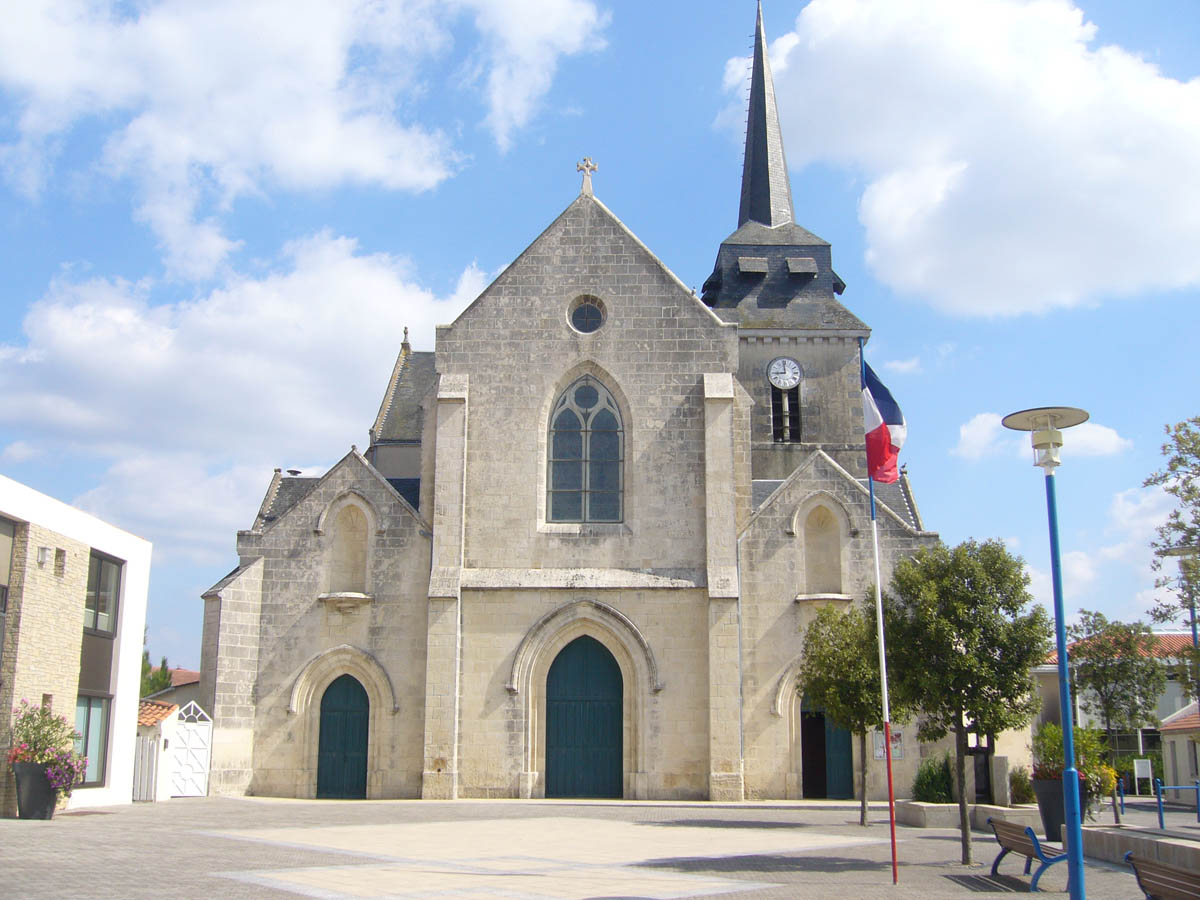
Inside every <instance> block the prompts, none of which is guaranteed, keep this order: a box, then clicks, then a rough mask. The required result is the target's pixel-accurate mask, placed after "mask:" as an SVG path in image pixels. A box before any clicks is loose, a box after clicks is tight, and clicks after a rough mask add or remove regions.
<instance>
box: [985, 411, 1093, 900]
mask: <svg viewBox="0 0 1200 900" xmlns="http://www.w3.org/2000/svg"><path fill="white" fill-rule="evenodd" d="M1087 420H1088V414H1087V412H1086V411H1085V410H1082V409H1076V408H1075V407H1072V406H1044V407H1040V408H1038V409H1023V410H1021V411H1020V412H1015V413H1012V414H1010V415H1007V416H1005V417H1004V419H1003V424H1004V427H1005V428H1011V429H1013V430H1014V431H1028V432H1031V433H1032V441H1033V449H1034V453H1035V454H1036V457H1035V459H1034V462H1033V464H1034V465H1035V466H1040V467H1041V469H1042V471H1043V472H1045V473H1046V510H1047V514H1048V516H1049V519H1050V572H1051V576H1052V581H1053V584H1054V633H1055V640H1056V642H1057V644H1058V703H1059V708H1060V709H1061V711H1062V733H1063V760H1064V761H1065V763H1066V769H1065V770H1064V771H1063V806H1064V817H1065V819H1066V826H1067V838H1066V843H1067V846H1066V850H1067V873H1068V874H1067V890H1068V891H1069V892H1070V894H1071V900H1085V898H1086V896H1087V894H1086V892H1085V890H1084V885H1083V822H1082V816H1081V815H1080V811H1079V771H1078V770H1077V769H1076V768H1075V722H1074V716H1073V715H1072V714H1071V684H1070V679H1069V676H1068V669H1067V630H1066V622H1065V616H1064V614H1063V598H1062V564H1061V561H1060V559H1059V550H1058V502H1057V500H1056V499H1055V496H1054V470H1055V469H1056V468H1057V467H1058V465H1059V463H1060V460H1059V458H1058V448H1059V447H1061V446H1062V443H1063V437H1062V431H1060V430H1059V429H1061V428H1070V427H1072V426H1073V425H1079V424H1081V423H1083V422H1086V421H1087Z"/></svg>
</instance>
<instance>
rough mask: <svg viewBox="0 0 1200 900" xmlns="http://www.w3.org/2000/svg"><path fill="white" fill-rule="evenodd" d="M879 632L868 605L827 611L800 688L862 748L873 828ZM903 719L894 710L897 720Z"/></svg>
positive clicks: (810, 638) (812, 634)
mask: <svg viewBox="0 0 1200 900" xmlns="http://www.w3.org/2000/svg"><path fill="white" fill-rule="evenodd" d="M876 641H877V638H876V633H875V608H874V606H873V605H870V604H868V605H864V607H863V608H862V609H861V610H860V609H857V608H855V607H853V606H851V607H849V608H841V607H836V606H823V607H821V608H820V609H819V610H817V615H816V618H815V619H813V621H812V622H810V623H809V626H808V629H807V630H806V631H805V633H804V659H803V661H802V662H801V668H800V674H799V677H798V678H797V683H796V689H797V690H798V691H799V692H800V693H801V695H802V696H804V697H805V698H807V700H808V702H809V703H811V704H812V705H813V706H814V707H817V708H820V709H823V710H824V711H825V715H826V716H827V717H828V718H829V719H830V720H831V721H833V722H834V723H836V724H837V725H840V726H841V727H842V728H845V729H846V730H847V731H850V732H853V733H854V734H857V735H859V738H860V743H861V751H860V752H861V756H862V761H861V762H862V769H861V772H860V776H861V778H860V780H861V782H862V785H861V788H860V793H861V800H862V807H861V810H860V815H859V821H860V823H861V824H863V825H866V824H867V823H868V815H867V794H866V789H865V788H866V769H867V764H868V763H867V755H866V752H865V751H866V737H865V736H866V733H867V731H868V730H869V729H871V728H881V727H882V726H883V702H882V700H881V694H880V684H879V650H878V644H877V643H876ZM898 715H899V716H900V717H901V718H902V717H903V708H902V707H900V708H897V707H893V709H892V719H893V720H896V719H897V716H898Z"/></svg>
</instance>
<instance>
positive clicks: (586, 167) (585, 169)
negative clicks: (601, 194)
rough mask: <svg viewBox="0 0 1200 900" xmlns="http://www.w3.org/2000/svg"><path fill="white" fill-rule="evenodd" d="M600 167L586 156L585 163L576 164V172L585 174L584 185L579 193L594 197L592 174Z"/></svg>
mask: <svg viewBox="0 0 1200 900" xmlns="http://www.w3.org/2000/svg"><path fill="white" fill-rule="evenodd" d="M599 168H600V167H599V166H597V165H596V164H595V163H594V162H592V158H591V157H590V156H585V157H584V158H583V162H581V163H576V164H575V171H576V172H582V173H583V185H582V186H581V187H580V188H579V193H581V194H584V195H585V196H588V197H594V196H595V194H593V193H592V173H593V172H595V171H596V170H597V169H599Z"/></svg>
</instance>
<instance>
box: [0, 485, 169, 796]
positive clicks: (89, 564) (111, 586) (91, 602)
mask: <svg viewBox="0 0 1200 900" xmlns="http://www.w3.org/2000/svg"><path fill="white" fill-rule="evenodd" d="M150 549H151V546H150V542H149V541H146V540H143V539H142V538H140V537H137V536H135V535H132V534H130V533H129V532H127V531H122V530H121V529H120V528H117V527H115V526H113V525H110V524H109V523H107V522H104V521H102V520H101V519H98V518H96V517H95V516H92V515H89V514H88V513H85V512H83V511H82V510H79V509H76V508H75V507H73V506H68V505H67V504H65V503H62V502H60V501H58V500H55V499H54V498H53V497H48V496H46V495H45V494H41V493H39V492H37V491H35V490H33V489H32V488H29V487H26V486H25V485H23V484H19V483H18V482H16V481H13V480H12V479H10V478H5V477H4V476H0V711H2V712H0V747H2V748H7V747H8V746H9V736H10V732H11V726H12V718H13V715H12V711H13V708H14V707H15V706H17V705H18V704H19V703H20V701H21V700H29V701H30V702H32V703H38V704H42V705H49V706H50V707H51V709H52V710H53V711H54V712H56V713H58V714H60V715H64V716H66V717H67V718H68V719H69V720H73V721H74V722H75V727H76V728H77V729H78V730H79V732H80V733H81V734H82V735H83V738H82V741H81V743H82V750H83V752H84V753H86V755H87V756H88V768H87V772H86V776H85V782H84V784H83V785H82V786H81V787H78V788H76V789H75V791H74V793H73V794H72V796H71V799H70V802H69V808H77V807H84V806H105V805H111V804H116V803H129V802H131V801H132V797H133V762H134V741H135V737H136V734H137V715H138V693H139V689H140V686H141V653H142V636H143V629H144V627H145V623H146V596H147V592H148V589H149V584H150ZM15 811H16V794H15V789H14V785H13V776H12V772H11V769H10V768H9V767H7V766H6V767H5V769H4V772H3V777H2V778H0V814H4V815H14V814H15Z"/></svg>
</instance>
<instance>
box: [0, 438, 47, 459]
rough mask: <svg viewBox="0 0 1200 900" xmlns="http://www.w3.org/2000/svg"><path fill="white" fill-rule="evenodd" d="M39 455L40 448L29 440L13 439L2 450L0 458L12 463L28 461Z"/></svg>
mask: <svg viewBox="0 0 1200 900" xmlns="http://www.w3.org/2000/svg"><path fill="white" fill-rule="evenodd" d="M38 455H39V454H38V449H37V448H36V447H34V446H33V445H32V444H30V443H28V442H27V441H13V442H12V443H11V444H9V445H8V446H7V447H5V448H4V449H3V450H0V459H2V460H4V461H5V462H12V463H22V462H28V461H29V460H31V459H33V458H34V457H36V456H38Z"/></svg>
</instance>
